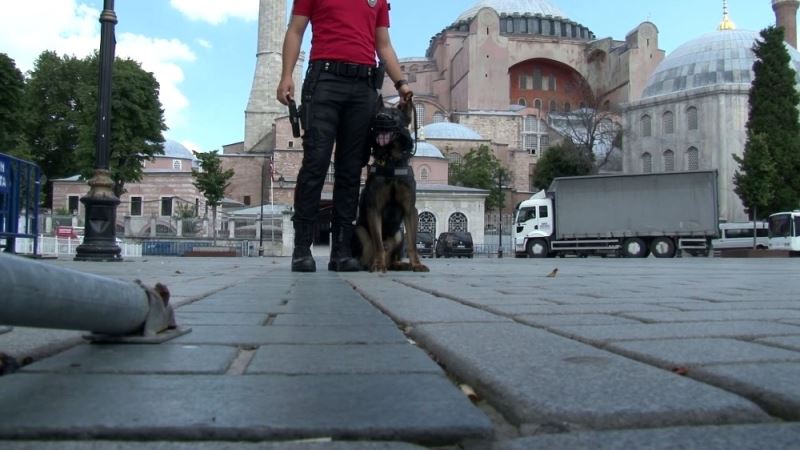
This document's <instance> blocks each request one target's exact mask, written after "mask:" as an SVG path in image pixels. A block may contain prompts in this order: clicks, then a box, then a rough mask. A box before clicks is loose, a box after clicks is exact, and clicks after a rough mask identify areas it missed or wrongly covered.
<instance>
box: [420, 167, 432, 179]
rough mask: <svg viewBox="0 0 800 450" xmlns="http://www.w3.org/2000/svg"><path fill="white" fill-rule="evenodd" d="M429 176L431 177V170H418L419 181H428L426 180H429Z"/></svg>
mask: <svg viewBox="0 0 800 450" xmlns="http://www.w3.org/2000/svg"><path fill="white" fill-rule="evenodd" d="M430 176H431V170H430V169H429V168H428V167H426V166H422V167H421V168H420V169H419V178H420V180H421V181H428V178H430Z"/></svg>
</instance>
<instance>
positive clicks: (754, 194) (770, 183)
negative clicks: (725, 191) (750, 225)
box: [733, 133, 778, 220]
mask: <svg viewBox="0 0 800 450" xmlns="http://www.w3.org/2000/svg"><path fill="white" fill-rule="evenodd" d="M733 158H734V159H735V160H736V162H737V163H739V168H740V171H737V172H736V173H735V174H734V176H733V183H734V185H735V186H736V187H735V188H734V190H735V191H736V194H737V195H739V198H741V199H742V203H744V204H745V205H746V206H747V208H748V209H749V210H750V212H751V215H753V216H754V215H755V214H756V211H761V212H762V217H765V216H764V215H763V213H764V212H766V211H767V210H768V209H769V206H770V202H771V201H772V199H773V197H774V196H775V183H777V182H778V179H777V170H776V167H775V163H774V162H773V160H772V157H771V156H770V154H769V147H768V144H767V137H766V135H764V134H763V133H762V134H756V135H754V136H752V137H751V138H750V140H749V141H748V142H747V144H746V146H745V148H744V156H743V157H739V156H738V155H733ZM767 215H768V214H767ZM756 219H759V218H758V217H753V220H756Z"/></svg>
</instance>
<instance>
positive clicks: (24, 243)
mask: <svg viewBox="0 0 800 450" xmlns="http://www.w3.org/2000/svg"><path fill="white" fill-rule="evenodd" d="M82 241H83V239H80V238H79V239H70V238H56V237H52V236H39V237H38V242H39V245H38V252H35V251H34V247H33V239H30V238H22V239H17V240H16V245H15V252H16V253H17V254H20V255H36V256H42V257H49V258H53V257H55V258H57V257H59V256H72V255H75V249H76V248H77V247H78V246H79V245H81V242H82ZM117 245H118V246H119V248H120V249H121V250H122V257H123V258H138V257H141V256H142V244H139V243H133V242H118V243H117Z"/></svg>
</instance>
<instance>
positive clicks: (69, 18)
mask: <svg viewBox="0 0 800 450" xmlns="http://www.w3.org/2000/svg"><path fill="white" fill-rule="evenodd" d="M256 1H257V0H256ZM221 3H223V2H221ZM224 3H227V2H224ZM42 11H47V13H46V14H43V13H42ZM99 17H100V11H99V10H97V9H94V8H91V7H89V6H86V5H83V4H78V3H77V2H76V1H75V0H37V1H35V2H30V1H27V2H22V1H20V2H15V5H14V6H13V7H5V8H3V14H0V51H2V52H3V53H6V54H8V56H9V57H11V58H12V59H14V61H15V63H16V65H17V67H18V68H19V69H20V70H21V71H22V72H27V71H29V70H32V69H33V64H34V62H35V60H36V58H37V57H38V56H39V55H40V54H41V53H42V52H43V51H45V50H51V51H54V52H56V53H58V54H60V55H65V54H66V55H74V56H77V57H80V58H82V57H84V56H87V55H89V54H91V53H92V52H94V51H95V50H96V49H98V48H99V46H100V22H99ZM32 24H33V25H32ZM116 38H117V46H116V56H118V57H122V58H131V59H133V60H136V61H139V62H140V63H141V64H142V68H143V69H144V70H146V71H148V72H152V73H153V74H154V75H155V77H156V79H157V80H158V83H159V85H160V86H161V92H160V99H161V103H162V105H163V107H164V111H165V120H166V122H167V126H168V127H170V128H174V127H176V126H179V125H181V124H183V123H184V122H185V119H184V116H183V111H184V110H185V109H186V108H187V107H188V106H189V100H188V99H187V98H186V96H185V95H184V94H183V92H182V91H181V89H180V84H181V83H182V82H183V80H184V72H183V69H182V68H181V65H180V64H181V63H191V62H193V61H195V59H196V56H195V54H194V53H193V52H192V51H191V49H190V48H189V46H188V45H186V44H184V43H183V42H181V41H180V40H177V39H157V38H151V37H147V36H142V35H137V34H132V33H119V32H118V33H117V36H116Z"/></svg>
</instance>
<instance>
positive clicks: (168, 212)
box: [161, 197, 172, 216]
mask: <svg viewBox="0 0 800 450" xmlns="http://www.w3.org/2000/svg"><path fill="white" fill-rule="evenodd" d="M161 215H162V216H172V197H162V198H161Z"/></svg>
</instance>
